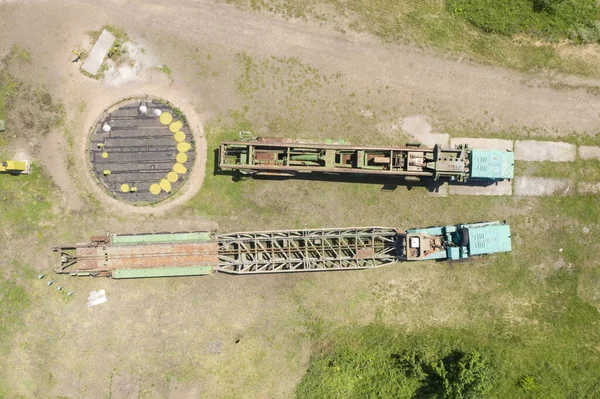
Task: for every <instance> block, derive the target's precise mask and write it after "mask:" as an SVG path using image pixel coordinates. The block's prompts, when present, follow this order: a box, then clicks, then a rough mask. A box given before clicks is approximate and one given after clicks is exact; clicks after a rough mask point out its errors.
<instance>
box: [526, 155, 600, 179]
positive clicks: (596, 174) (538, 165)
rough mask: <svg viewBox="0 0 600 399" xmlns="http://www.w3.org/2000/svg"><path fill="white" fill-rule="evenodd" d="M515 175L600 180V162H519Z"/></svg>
mask: <svg viewBox="0 0 600 399" xmlns="http://www.w3.org/2000/svg"><path fill="white" fill-rule="evenodd" d="M515 176H540V177H552V178H558V179H571V180H573V181H588V182H598V181H600V162H598V161H595V160H577V161H575V162H550V161H546V162H517V163H515Z"/></svg>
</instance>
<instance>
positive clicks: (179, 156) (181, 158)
mask: <svg viewBox="0 0 600 399" xmlns="http://www.w3.org/2000/svg"><path fill="white" fill-rule="evenodd" d="M175 159H177V162H178V163H186V162H187V154H186V153H185V152H180V153H179V154H177V157H175Z"/></svg>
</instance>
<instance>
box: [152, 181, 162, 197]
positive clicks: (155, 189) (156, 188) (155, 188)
mask: <svg viewBox="0 0 600 399" xmlns="http://www.w3.org/2000/svg"><path fill="white" fill-rule="evenodd" d="M150 192H151V193H152V194H154V195H158V194H160V185H159V184H156V183H154V184H153V185H151V186H150Z"/></svg>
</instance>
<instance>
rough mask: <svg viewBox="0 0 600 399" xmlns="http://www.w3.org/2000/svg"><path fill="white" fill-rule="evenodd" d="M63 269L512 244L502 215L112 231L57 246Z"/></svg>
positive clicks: (113, 272)
mask: <svg viewBox="0 0 600 399" xmlns="http://www.w3.org/2000/svg"><path fill="white" fill-rule="evenodd" d="M54 251H55V252H57V253H58V254H59V255H60V266H59V268H58V269H56V270H55V271H56V272H57V273H60V274H70V275H74V276H105V277H113V278H136V277H172V276H192V275H204V274H211V273H214V272H221V273H229V274H265V273H292V272H309V271H330V270H358V269H372V268H377V267H381V266H385V265H390V264H393V263H396V262H403V261H421V260H443V259H465V258H468V257H470V256H472V255H483V254H487V253H495V252H510V251H511V246H510V227H509V226H508V225H507V224H505V223H501V222H486V223H475V224H460V225H450V226H443V227H430V228H425V229H409V230H407V231H406V232H404V231H401V230H398V229H394V228H389V227H351V228H344V229H339V228H333V229H307V230H276V231H258V232H241V233H231V234H221V235H215V234H214V233H209V232H192V233H160V234H138V235H107V236H99V237H92V239H91V240H90V242H87V243H79V244H75V245H68V246H61V247H56V248H54Z"/></svg>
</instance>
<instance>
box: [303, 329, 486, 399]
mask: <svg viewBox="0 0 600 399" xmlns="http://www.w3.org/2000/svg"><path fill="white" fill-rule="evenodd" d="M391 334H392V333H391V332H389V331H386V330H385V329H376V328H373V327H371V328H367V329H364V330H362V331H359V332H358V333H356V335H351V336H350V339H349V340H346V338H344V339H343V340H342V342H340V343H338V344H336V345H335V347H334V348H333V350H332V351H330V352H326V353H322V354H320V355H317V356H314V357H313V358H312V359H311V363H310V366H309V369H308V371H307V373H306V375H305V376H304V378H303V379H302V381H301V383H300V384H299V386H298V388H297V390H296V395H297V397H299V398H319V399H321V398H334V397H339V398H411V397H426V398H438V399H459V398H460V399H469V398H481V397H484V396H485V394H486V393H488V392H489V391H490V390H491V388H492V377H491V376H492V374H493V370H492V367H491V366H490V364H491V363H490V362H489V361H488V359H487V357H486V356H485V355H484V354H482V353H480V352H477V351H466V350H464V349H463V348H460V347H458V348H456V347H455V348H454V349H453V350H452V349H450V348H451V347H450V348H449V347H446V346H439V344H438V343H436V342H432V341H430V339H428V338H422V337H402V336H400V337H398V338H392V339H391V340H390V338H391V337H393V336H394V335H391Z"/></svg>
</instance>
